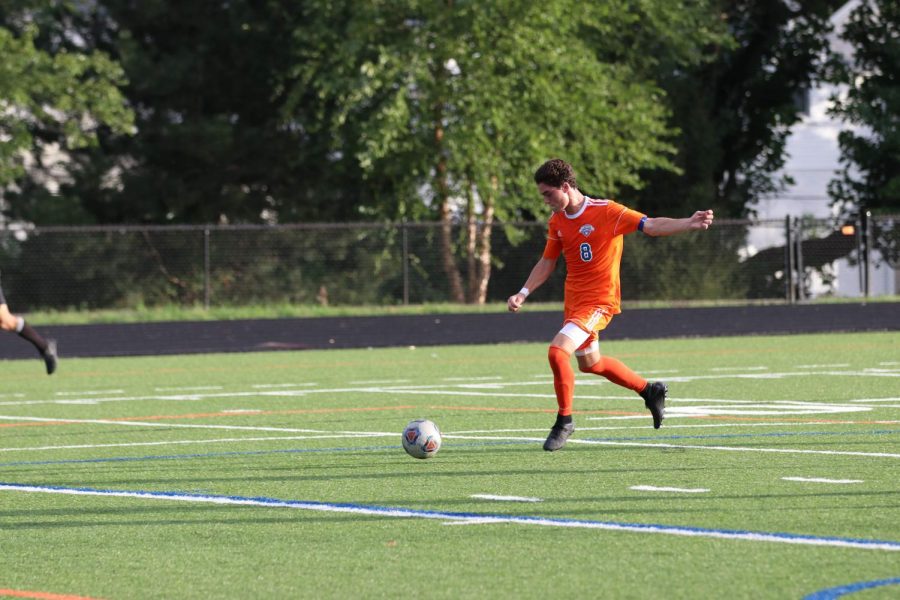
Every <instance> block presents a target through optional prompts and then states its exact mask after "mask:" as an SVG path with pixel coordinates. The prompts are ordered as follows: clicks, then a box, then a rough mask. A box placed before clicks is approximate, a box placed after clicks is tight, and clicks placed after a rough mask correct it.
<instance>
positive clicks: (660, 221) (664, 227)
mask: <svg viewBox="0 0 900 600" xmlns="http://www.w3.org/2000/svg"><path fill="white" fill-rule="evenodd" d="M712 222H713V211H711V210H698V211H697V212H695V213H694V214H693V215H691V216H690V217H687V218H685V219H669V218H667V217H654V218H652V219H651V218H650V217H647V220H646V221H644V226H643V228H642V229H643V232H644V233H646V234H647V235H652V236H653V237H663V236H666V235H675V234H678V233H685V232H687V231H697V230H703V229H709V227H710V225H712Z"/></svg>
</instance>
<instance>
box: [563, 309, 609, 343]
mask: <svg viewBox="0 0 900 600" xmlns="http://www.w3.org/2000/svg"><path fill="white" fill-rule="evenodd" d="M612 318H613V313H612V311H611V310H610V309H609V307H608V306H597V305H583V306H576V307H574V308H571V309H570V308H568V307H567V308H566V310H565V314H564V316H563V323H564V324H565V323H572V324H573V325H576V326H578V328H579V329H583V330H584V331H586V332H587V333H589V334H590V335H589V336H588V339H587V340H585V341H584V343H583V344H581V345H580V346H579V347H578V350H586V349H588V348H589V347H590V346H591V344H594V343H596V342H597V338H598V335H597V333H598V332H600V331H603V330H604V329H606V327H607V325H609V322H610V321H612Z"/></svg>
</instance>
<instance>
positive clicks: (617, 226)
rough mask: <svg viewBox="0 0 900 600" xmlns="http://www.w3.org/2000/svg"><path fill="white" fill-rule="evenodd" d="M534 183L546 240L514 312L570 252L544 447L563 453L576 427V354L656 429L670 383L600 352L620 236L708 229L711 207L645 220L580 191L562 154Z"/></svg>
mask: <svg viewBox="0 0 900 600" xmlns="http://www.w3.org/2000/svg"><path fill="white" fill-rule="evenodd" d="M534 182H535V183H536V184H537V188H538V192H540V194H541V196H543V197H544V203H545V204H546V205H547V206H549V207H550V209H551V210H552V211H553V215H552V216H551V217H550V221H549V223H548V232H547V244H546V246H545V247H544V254H543V256H542V257H541V259H540V260H539V261H538V262H537V264H536V265H535V266H534V268H533V269H532V270H531V274H530V275H529V276H528V279H527V280H526V281H525V285H524V286H523V287H522V289H521V290H519V291H518V292H517V293H516V294H513V295H512V296H510V297H509V300H508V301H507V306H508V308H509V310H510V311H512V312H517V311H518V310H519V308H521V307H522V304H523V303H524V302H525V299H526V298H527V297H528V295H529V294H531V293H532V292H534V290H536V289H537V288H538V287H539V286H540V285H541V284H543V283H544V282H545V281H547V278H548V277H550V275H551V274H552V273H553V269H555V268H556V261H557V259H558V258H559V255H560V254H562V255H563V256H564V257H565V260H566V269H567V274H566V286H565V303H564V315H563V327H562V329H560V330H559V333H557V334H556V337H554V338H553V341H551V342H550V350H549V353H548V358H549V360H550V369H551V370H552V371H553V387H554V389H555V391H556V403H557V405H558V406H559V412H558V414H557V416H556V423H554V425H553V428H552V429H551V430H550V435H549V436H548V437H547V441H545V442H544V450H547V451H550V452H553V451H555V450H559V449H560V448H562V447H563V446H564V445H565V444H566V440H568V439H569V436H570V435H572V432H574V431H575V425H574V424H573V422H572V398H573V393H574V387H575V372H574V371H573V370H572V365H571V362H570V357H571V356H572V353H573V352H574V353H575V357H576V359H577V361H578V368H579V369H580V370H581V371H582V372H584V373H594V374H595V375H601V376H603V377H606V378H607V379H609V380H610V381H612V382H613V383H615V384H617V385H620V386H623V387H626V388H628V389H630V390H634V391H635V392H636V393H638V394H639V395H640V396H641V397H642V398H643V399H644V405H645V406H646V407H647V408H648V409H650V414H651V415H652V417H653V427H654V428H656V429H659V427H660V425H662V420H663V418H664V415H665V404H666V394H667V393H668V388H667V387H666V384H664V383H663V382H661V381H656V382H653V383H648V382H647V380H646V379H644V378H643V377H641V376H640V375H638V374H637V373H635V372H634V371H632V370H631V369H629V368H628V367H627V366H625V365H624V364H623V363H622V362H620V361H618V360H616V359H615V358H611V357H608V356H601V354H600V345H599V343H598V333H599V332H600V331H601V330H603V329H605V328H606V326H607V325H609V322H610V321H611V320H612V318H613V315H616V314H618V313H620V312H621V310H620V303H621V294H620V289H619V263H620V261H621V259H622V238H623V236H625V235H627V234H629V233H632V232H635V231H642V232H643V233H645V234H646V235H651V236H666V235H673V234H676V233H683V232H687V231H695V230H702V229H708V228H709V226H710V225H711V224H712V221H713V211H711V210H701V211H697V212H695V213H694V214H693V215H692V216H690V217H688V218H685V219H668V218H663V217H656V218H648V217H647V216H646V215H644V214H642V213H639V212H637V211H634V210H631V209H630V208H627V207H625V206H623V205H621V204H618V203H616V202H613V201H612V200H595V199H593V198H588V197H587V196H585V195H584V194H583V193H581V192H580V191H579V190H578V186H577V184H576V181H575V172H574V171H573V170H572V166H571V165H569V164H568V163H566V162H565V161H563V160H560V159H553V160H549V161H547V162H546V163H544V164H543V165H541V167H540V168H539V169H538V170H537V172H535V174H534Z"/></svg>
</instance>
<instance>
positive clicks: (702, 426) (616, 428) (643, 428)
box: [445, 416, 900, 435]
mask: <svg viewBox="0 0 900 600" xmlns="http://www.w3.org/2000/svg"><path fill="white" fill-rule="evenodd" d="M628 418H629V419H635V418H640V419H646V418H647V416H641V417H628ZM588 420H599V419H588ZM604 420H605V418H604ZM874 423H878V424H880V425H900V421H874ZM858 424H862V425H871V424H873V422H869V421H866V422H865V423H860V422H859V421H840V422H830V423H821V422H818V421H807V422H796V423H790V422H786V423H777V422H772V423H697V424H696V425H691V424H687V425H675V424H669V423H667V424H666V426H665V429H666V430H667V431H668V430H669V429H713V428H720V427H801V426H806V425H810V426H814V427H828V426H840V427H843V426H845V425H858ZM546 430H547V428H546V427H534V428H528V429H472V430H465V431H454V432H452V435H468V434H473V433H486V434H487V433H531V432H538V431H546ZM575 430H576V431H578V432H582V433H583V432H585V431H622V430H625V431H635V432H640V431H647V427H646V426H645V425H639V426H635V425H619V426H606V427H576V428H575ZM445 435H446V433H445Z"/></svg>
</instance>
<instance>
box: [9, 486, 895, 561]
mask: <svg viewBox="0 0 900 600" xmlns="http://www.w3.org/2000/svg"><path fill="white" fill-rule="evenodd" d="M4 490H5V491H18V492H30V493H34V492H37V493H51V494H67V495H79V496H107V497H119V498H139V499H148V500H173V501H183V502H200V503H210V504H220V505H232V506H234V505H239V506H257V507H266V508H293V509H300V510H311V511H319V512H336V513H345V514H357V515H370V516H381V517H400V518H419V519H437V520H442V521H445V522H449V523H478V524H489V523H511V524H518V525H540V526H549V527H569V528H581V529H604V530H613V531H628V532H638V533H657V534H667V535H682V536H689V537H705V538H718V539H732V540H745V541H756V542H771V543H783V544H802V545H811V546H832V547H840V548H855V549H863V550H883V551H888V552H900V542H898V541H893V540H873V539H862V538H844V537H829V536H816V535H801V534H796V533H783V532H768V531H749V530H737V529H712V528H705V527H688V526H681V525H663V524H653V523H624V522H617V521H593V520H580V519H567V518H555V517H541V516H532V515H504V514H492V513H473V512H456V511H436V510H421V509H411V508H404V507H391V506H378V505H369V504H357V503H352V502H320V501H317V500H283V499H279V498H270V497H266V496H228V495H209V494H195V493H185V492H159V491H148V490H110V489H97V488H87V487H61V486H51V485H29V484H23V483H4V482H0V491H4Z"/></svg>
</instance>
